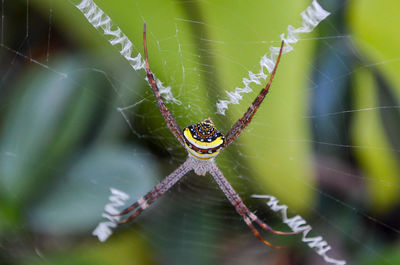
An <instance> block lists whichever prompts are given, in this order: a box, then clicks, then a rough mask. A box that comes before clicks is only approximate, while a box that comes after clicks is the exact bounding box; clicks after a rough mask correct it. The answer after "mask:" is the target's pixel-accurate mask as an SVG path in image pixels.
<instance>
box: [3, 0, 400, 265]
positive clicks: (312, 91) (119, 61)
mask: <svg viewBox="0 0 400 265" xmlns="http://www.w3.org/2000/svg"><path fill="white" fill-rule="evenodd" d="M79 2H80V1H75V2H68V1H65V2H62V3H59V2H56V1H52V0H48V1H33V0H25V1H7V0H2V1H1V2H0V4H1V25H0V28H1V35H0V56H1V57H0V58H1V60H0V62H1V64H0V67H1V75H0V78H1V90H0V93H1V95H0V100H1V101H0V103H1V104H0V110H1V112H0V129H1V132H0V135H1V136H0V137H1V138H0V172H1V173H0V176H1V180H0V183H1V184H0V191H1V192H0V194H1V195H0V196H1V197H0V199H1V203H0V205H1V217H0V219H1V221H0V228H1V230H0V231H1V232H2V233H1V238H2V239H1V243H0V245H1V248H2V254H1V255H0V261H1V262H0V263H2V264H3V263H4V264H78V263H82V262H83V263H84V264H87V263H93V264H97V263H98V264H108V263H109V264H116V263H117V264H132V263H134V264H265V263H268V264H282V263H283V264H327V263H326V262H325V261H324V260H323V258H321V257H320V256H319V255H317V254H316V253H315V252H314V251H313V249H311V248H309V247H307V243H304V242H302V238H301V236H300V235H299V236H289V237H282V236H274V235H270V234H268V233H262V234H263V236H264V238H266V239H267V240H268V241H269V242H272V243H274V244H276V245H282V246H286V247H287V248H286V249H284V250H275V249H270V248H267V247H265V246H264V245H263V244H261V243H260V242H259V241H258V240H257V239H256V238H255V237H254V235H253V234H252V233H251V231H250V230H249V229H248V227H247V226H246V225H245V224H244V222H243V221H242V220H241V218H240V216H239V215H238V214H237V213H236V212H235V211H234V208H233V207H232V206H231V205H230V204H229V202H228V201H227V199H226V198H225V196H224V195H223V193H222V192H221V191H220V189H219V188H218V187H217V185H216V183H215V182H214V181H213V180H212V178H211V177H210V176H206V177H199V176H196V175H194V174H193V173H190V174H188V175H187V176H185V177H184V178H183V180H182V181H181V182H180V183H178V184H177V185H176V186H174V187H173V188H172V189H171V190H170V191H169V192H167V193H166V194H165V195H164V196H163V197H162V198H161V199H159V200H158V201H157V202H156V203H155V204H154V205H152V206H151V207H149V209H147V210H146V211H145V212H144V213H143V214H142V215H141V216H140V217H138V218H137V219H136V220H135V221H134V222H133V223H132V224H130V225H127V226H124V227H121V228H117V229H116V230H115V231H114V234H113V235H111V237H110V238H109V239H108V241H106V242H105V243H99V242H98V241H97V239H96V238H95V237H93V236H92V235H91V232H92V230H93V229H94V228H95V227H96V225H97V223H98V222H99V221H101V213H102V210H103V207H104V205H106V204H107V200H108V197H109V195H110V191H109V188H110V187H114V188H117V189H118V190H122V191H124V192H125V193H127V194H129V196H130V199H129V200H127V201H126V203H127V204H128V203H131V202H133V201H134V200H136V199H137V198H139V197H140V196H142V195H144V193H146V192H147V191H148V190H149V189H150V188H151V187H152V186H153V185H155V184H156V183H157V182H158V181H160V180H161V179H162V178H163V177H165V176H166V175H168V174H169V173H170V172H172V171H173V170H174V169H175V168H177V167H178V166H179V165H180V164H181V163H183V161H184V160H185V158H186V152H185V151H184V150H182V148H181V147H180V145H179V143H178V142H177V141H176V140H175V139H174V137H173V136H172V134H171V133H170V132H169V131H168V129H167V127H166V126H165V122H164V121H163V120H162V117H161V115H160V113H159V110H158V108H157V104H156V101H155V98H154V96H153V94H152V92H151V90H150V88H149V87H148V85H147V83H146V81H145V80H144V71H143V70H138V71H134V70H133V69H132V67H131V66H130V65H129V63H128V62H127V61H126V60H125V59H124V57H123V56H121V55H119V54H118V53H119V51H120V50H119V47H115V46H112V45H110V44H109V42H108V38H107V37H105V36H104V35H103V33H102V31H101V30H100V29H98V30H96V29H94V28H93V27H92V26H91V25H90V24H89V23H88V22H87V20H86V19H85V17H84V16H83V15H82V14H81V13H80V12H79V10H78V9H77V8H76V7H75V5H76V4H78V3H79ZM95 2H96V4H97V5H98V6H99V7H100V8H101V9H102V10H103V11H104V12H105V13H106V14H107V15H108V16H109V17H110V18H111V19H112V22H113V26H118V27H119V28H120V29H121V31H122V32H123V33H124V34H125V35H126V36H127V37H128V38H129V40H130V41H131V42H132V45H133V46H132V53H133V56H135V55H136V54H137V53H141V52H142V31H143V23H144V22H146V23H147V28H148V46H149V57H150V58H149V60H150V66H151V68H152V70H153V71H154V73H155V74H156V76H157V77H158V78H159V79H160V80H162V81H163V87H164V90H163V91H164V94H163V95H164V97H167V99H169V100H168V102H169V103H168V107H169V108H170V110H171V112H172V113H173V115H174V116H175V118H176V119H177V121H178V123H179V124H180V126H181V127H184V126H186V125H189V124H192V123H195V122H198V121H200V120H201V119H204V118H206V117H211V118H212V119H213V121H214V122H215V124H216V125H217V127H218V128H219V129H220V130H221V131H222V132H227V131H228V130H229V128H230V126H231V125H232V124H233V123H234V122H235V121H236V120H237V119H238V118H240V117H241V115H242V114H243V113H244V111H245V110H246V109H247V107H248V106H249V105H250V103H251V102H252V100H253V99H254V97H255V96H256V95H257V91H259V89H261V87H262V85H263V84H265V82H264V81H262V80H261V81H260V84H256V83H252V84H251V85H250V87H251V88H252V89H253V90H254V91H255V92H250V93H247V94H242V97H243V98H242V99H241V100H240V101H238V104H233V105H229V107H228V109H227V111H226V113H225V115H220V114H217V112H218V109H217V103H218V102H220V101H221V100H225V99H226V98H227V94H226V92H232V91H234V90H235V88H236V87H240V86H241V85H242V80H243V78H246V77H248V75H249V74H248V73H249V71H251V72H253V73H256V72H258V70H259V67H260V64H259V63H260V59H261V57H262V56H263V55H264V54H269V48H270V47H271V46H279V43H280V36H281V34H282V33H287V26H288V25H293V27H295V28H298V27H300V26H301V20H302V18H301V16H300V13H301V12H303V11H304V10H305V9H306V8H307V7H308V6H309V5H310V4H311V3H310V2H309V1H287V0H285V1H279V2H274V1H252V2H250V3H249V2H247V3H246V4H244V3H242V2H239V1H237V2H233V3H232V2H229V4H227V3H223V2H218V3H214V2H212V1H159V2H157V4H156V5H154V3H151V2H150V3H148V2H149V1H147V2H144V1H143V2H142V1H128V2H127V1H123V3H122V2H120V1H114V2H111V1H110V2H109V1H95ZM264 2H265V3H264ZM320 2H321V5H322V6H323V7H324V8H325V9H327V10H329V12H331V14H332V15H331V16H330V17H329V18H328V19H327V20H325V21H323V22H321V25H319V26H318V28H317V29H316V30H314V31H313V32H312V33H310V34H303V35H300V36H299V41H298V43H296V45H294V47H293V48H294V50H293V51H292V52H290V53H288V54H285V55H284V56H283V57H282V62H281V65H280V66H279V69H278V73H277V76H276V79H275V80H274V82H273V85H272V88H271V93H270V94H269V95H268V96H267V99H266V100H265V102H264V103H263V104H262V106H261V108H260V111H259V112H258V113H257V114H256V116H255V118H254V120H253V121H252V123H251V124H250V126H249V127H248V128H247V129H246V131H245V132H243V134H242V135H241V136H240V137H239V139H238V141H236V142H235V143H233V144H232V146H230V147H229V148H228V149H227V150H225V151H224V152H223V153H221V155H219V156H218V158H217V159H216V161H217V164H218V165H219V167H220V168H221V170H222V172H223V173H224V175H225V176H226V177H227V179H228V180H229V181H230V183H231V184H232V186H233V187H234V188H235V190H236V191H237V192H238V193H239V194H240V196H241V197H242V198H243V199H244V201H245V203H246V205H247V206H248V207H249V208H250V209H251V210H253V211H255V212H256V214H257V215H258V216H259V217H260V218H261V219H262V220H264V221H266V222H267V223H268V224H269V225H271V226H272V227H273V228H275V229H280V230H284V231H289V230H290V227H288V226H287V225H285V224H284V223H283V221H282V218H281V215H280V213H279V212H276V211H274V210H273V209H271V208H270V206H268V205H267V204H266V203H267V202H268V199H260V198H255V197H251V195H253V194H261V195H271V196H274V197H276V198H277V199H278V200H279V203H280V204H281V205H287V206H288V207H289V208H288V217H293V216H296V215H301V216H302V217H303V218H304V220H306V222H307V224H308V225H311V226H312V228H313V229H312V231H311V232H310V234H309V236H321V237H322V238H323V239H324V240H326V242H327V243H328V244H329V246H330V247H331V250H329V252H327V253H328V254H329V256H330V257H332V258H337V259H339V260H346V261H347V262H348V264H398V259H396V255H395V254H392V253H393V248H394V247H392V246H395V245H396V244H397V245H398V243H399V234H400V228H399V226H398V223H399V216H398V214H396V209H398V194H399V183H398V181H399V179H398V177H397V176H398V168H397V167H398V166H397V164H398V154H399V150H400V147H399V142H398V139H397V135H398V134H396V133H397V132H398V126H399V125H398V121H399V119H398V114H399V112H398V110H399V108H400V105H399V104H398V100H397V98H398V97H397V94H396V93H397V92H396V90H395V89H396V87H395V86H394V85H393V83H396V82H394V81H393V80H395V81H396V80H397V79H396V76H395V74H394V73H393V70H391V69H394V68H396V67H394V66H398V64H399V61H400V60H399V58H400V56H398V55H397V56H396V54H390V56H388V55H387V54H386V55H385V56H380V54H379V51H376V50H374V49H373V48H371V47H369V46H368V48H369V49H361V48H360V46H359V43H358V41H359V40H358V38H359V36H360V35H359V34H360V33H358V32H357V31H355V28H354V27H353V28H351V29H352V30H353V31H350V26H349V25H346V23H349V24H350V22H351V21H352V19H355V18H353V17H356V15H352V16H351V14H352V13H351V12H354V7H353V6H349V5H348V4H347V3H336V4H334V3H330V2H328V1H326V2H324V1H320ZM358 8H362V6H361V7H358ZM377 13H378V11H377ZM346 16H348V17H347V18H346ZM377 16H378V15H377ZM395 16H396V14H393V13H391V12H388V13H387V14H386V15H385V17H386V20H387V21H388V22H387V23H391V21H392V20H393V21H394V20H395ZM349 21H350V22H349ZM393 23H394V22H393ZM371 31H372V32H375V31H373V30H371ZM379 37H381V36H376V38H379ZM371 46H372V45H371ZM381 48H382V47H381ZM366 52H369V53H368V54H372V55H373V56H369V57H368V56H366V54H365V53H366ZM374 84H375V86H376V87H379V89H378V88H375V90H374ZM360 87H362V89H360ZM168 97H169V98H168ZM376 119H378V120H380V121H381V122H376ZM378 125H379V126H378ZM362 129H364V130H365V131H362ZM360 130H361V132H360ZM371 154H373V155H371ZM371 159H372V160H371ZM373 161H375V162H376V163H378V165H376V164H375V163H374V162H373ZM380 169H384V170H383V171H379V170H380ZM377 171H378V172H377ZM397 212H398V211H397ZM15 249H18V250H19V251H15ZM117 256H118V257H119V258H116V257H117ZM397 258H398V257H397ZM368 262H369V263H368Z"/></svg>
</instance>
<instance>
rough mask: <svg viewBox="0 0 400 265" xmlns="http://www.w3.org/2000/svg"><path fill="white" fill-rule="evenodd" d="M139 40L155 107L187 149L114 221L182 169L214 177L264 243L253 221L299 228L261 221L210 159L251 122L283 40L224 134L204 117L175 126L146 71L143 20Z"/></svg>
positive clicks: (145, 203)
mask: <svg viewBox="0 0 400 265" xmlns="http://www.w3.org/2000/svg"><path fill="white" fill-rule="evenodd" d="M143 43H144V54H145V63H146V76H147V80H148V82H149V84H150V86H151V89H152V90H153V92H154V95H155V96H156V98H157V103H158V107H159V109H160V112H161V115H162V116H163V117H164V119H165V121H166V123H167V126H168V128H169V129H170V131H171V132H172V134H173V135H174V136H175V137H176V139H177V140H178V141H179V143H180V144H181V145H182V146H183V147H184V148H185V149H186V150H187V152H188V158H187V160H186V161H185V162H184V163H183V164H182V165H181V166H180V167H178V168H177V169H176V170H175V171H174V172H172V173H171V174H170V175H169V176H167V177H166V178H165V179H164V180H163V181H161V182H160V183H159V184H157V185H156V186H155V187H154V188H153V189H152V190H150V191H149V192H148V193H147V194H146V195H144V196H143V197H141V198H140V199H138V200H137V201H136V202H135V203H133V204H132V205H131V206H129V207H128V208H126V209H125V210H123V211H121V212H120V213H119V214H116V216H123V215H126V214H128V213H131V215H130V216H128V217H127V218H126V219H124V220H122V221H120V222H119V223H118V224H125V223H127V222H129V221H131V220H133V219H134V218H135V217H137V216H138V215H139V214H141V213H142V212H143V211H144V210H145V209H147V207H149V205H150V204H152V203H153V202H154V201H155V200H156V199H158V198H159V197H160V196H161V195H163V194H164V193H165V192H166V191H167V190H169V189H170V188H171V187H172V186H174V185H175V184H176V183H177V182H178V181H179V180H180V179H181V178H182V177H183V176H184V175H185V174H186V173H188V172H189V171H191V170H194V172H195V173H196V174H197V175H202V176H205V174H206V173H210V174H211V176H213V178H214V179H215V181H216V182H217V184H218V186H219V187H220V188H221V190H222V191H223V192H224V194H225V196H226V197H227V199H228V200H229V201H230V203H231V204H232V205H233V206H234V207H235V209H236V211H237V212H238V214H239V215H241V217H242V218H243V220H244V222H245V223H246V224H247V225H248V226H249V227H250V229H251V230H252V231H253V233H254V235H255V236H256V237H257V238H258V239H259V240H261V241H262V242H263V243H264V244H266V245H268V246H270V247H273V248H280V247H279V246H275V245H273V244H271V243H269V242H268V241H266V240H264V239H263V238H262V237H261V235H260V233H259V232H258V230H257V229H256V228H255V227H254V225H253V223H256V224H258V225H259V226H260V227H261V228H262V229H264V230H266V231H268V232H271V233H274V234H279V235H293V234H298V233H300V232H302V231H300V232H281V231H276V230H274V229H272V228H271V227H270V226H269V225H267V224H266V223H264V222H263V221H261V220H260V219H259V218H258V217H257V216H256V215H255V214H254V213H252V212H251V211H250V210H249V209H248V208H247V206H246V205H245V204H244V203H243V201H242V199H241V198H240V196H239V195H238V194H237V193H236V192H235V190H234V189H233V187H232V186H231V184H230V183H229V182H228V180H227V179H226V178H225V177H224V175H223V174H222V172H221V170H220V169H219V168H218V166H217V164H216V163H215V161H214V158H215V157H216V156H217V155H218V154H219V153H220V152H221V151H222V150H224V149H225V148H226V147H227V146H228V145H229V144H231V143H232V142H233V141H235V140H236V138H237V137H238V136H239V135H240V133H241V132H242V131H243V129H245V128H246V127H247V126H248V125H249V123H250V122H251V120H252V118H253V116H254V114H255V113H256V111H257V109H258V108H259V107H260V105H261V103H262V102H263V100H264V98H265V96H266V95H267V93H268V90H269V87H270V85H271V83H272V80H273V78H274V75H275V72H276V69H277V66H278V63H279V60H280V58H281V55H282V49H283V46H284V41H282V43H281V47H280V51H279V55H278V57H277V60H276V64H275V67H274V69H273V71H272V73H271V76H270V79H269V81H268V83H267V85H266V86H265V88H263V89H262V90H261V92H260V94H259V95H258V96H257V97H256V98H255V100H254V101H253V103H252V104H251V105H250V107H249V108H248V110H247V111H246V113H245V114H244V115H243V117H242V118H240V119H239V120H238V121H237V122H236V123H235V124H234V125H233V127H232V128H231V130H230V131H229V132H228V134H227V135H226V136H224V135H223V134H222V133H221V132H220V131H218V130H217V129H216V128H215V126H214V123H213V121H212V120H211V119H210V118H207V119H205V120H203V121H201V122H199V123H195V124H192V125H189V126H187V127H185V128H184V129H183V130H182V129H181V128H180V127H179V125H178V123H177V122H176V120H175V118H174V116H173V115H172V114H171V112H170V111H169V110H168V108H167V107H166V106H165V104H164V101H163V99H162V98H161V95H160V92H159V89H158V87H157V85H156V82H155V80H154V75H153V73H152V72H151V71H150V67H149V61H148V56H147V43H146V24H144V30H143Z"/></svg>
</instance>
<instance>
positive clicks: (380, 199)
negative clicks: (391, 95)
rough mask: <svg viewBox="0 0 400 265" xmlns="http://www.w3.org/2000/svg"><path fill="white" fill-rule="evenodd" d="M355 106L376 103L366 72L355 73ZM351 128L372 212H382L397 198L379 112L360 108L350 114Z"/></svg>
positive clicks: (395, 171)
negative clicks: (365, 178)
mask: <svg viewBox="0 0 400 265" xmlns="http://www.w3.org/2000/svg"><path fill="white" fill-rule="evenodd" d="M355 78H356V79H355V91H354V94H355V95H357V96H356V97H355V108H356V109H366V108H374V107H377V106H378V97H377V94H378V92H377V89H378V88H377V83H376V81H375V80H374V78H373V75H372V74H371V73H369V72H368V71H366V70H364V71H358V72H357V73H356V75H355ZM354 116H355V117H354V123H353V128H352V135H353V142H354V144H355V145H356V146H362V147H365V148H356V149H355V152H356V155H357V157H358V158H359V160H360V164H361V166H362V168H363V170H364V171H365V174H366V175H367V176H368V178H367V185H368V188H369V193H370V194H369V195H370V196H368V200H369V201H370V202H371V203H372V207H373V208H374V209H375V210H376V211H385V210H387V209H388V208H390V207H392V206H393V205H395V204H397V203H398V201H399V192H398V187H399V186H400V179H399V178H398V176H399V173H400V167H399V163H398V161H397V156H395V155H394V152H393V150H392V148H391V146H390V145H389V143H388V141H387V140H388V139H387V136H386V134H385V131H384V127H383V126H382V120H381V116H380V115H379V111H360V112H357V113H356V114H355V115H354Z"/></svg>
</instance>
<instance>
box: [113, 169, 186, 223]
mask: <svg viewBox="0 0 400 265" xmlns="http://www.w3.org/2000/svg"><path fill="white" fill-rule="evenodd" d="M191 169H192V167H191V166H190V162H188V161H186V162H185V163H183V164H182V165H181V166H180V167H178V168H177V169H176V170H175V171H174V172H172V173H171V174H170V175H168V176H167V177H166V178H165V179H164V180H163V181H161V182H160V183H159V184H157V185H156V186H155V187H154V188H153V189H152V190H151V191H149V192H148V193H147V194H146V195H145V196H143V197H141V198H140V199H139V200H137V201H136V202H135V203H133V204H132V205H131V206H129V207H128V208H126V209H125V210H123V211H121V212H120V213H119V214H117V215H116V216H122V215H125V214H127V213H130V212H132V211H134V212H133V213H132V214H131V215H130V216H129V217H128V218H126V219H124V220H122V221H121V222H119V223H118V224H125V223H127V222H129V221H131V220H132V219H134V218H135V217H137V216H138V215H139V214H141V213H142V212H143V211H144V210H146V208H147V207H149V206H150V204H152V203H153V202H154V201H155V200H157V199H158V198H159V197H160V196H161V195H163V194H164V193H165V192H166V191H167V190H169V189H170V188H171V187H172V186H174V185H175V184H176V183H177V182H178V181H179V180H180V179H181V178H182V177H183V176H184V175H185V174H186V173H187V172H189V171H190V170H191ZM138 207H139V208H138Z"/></svg>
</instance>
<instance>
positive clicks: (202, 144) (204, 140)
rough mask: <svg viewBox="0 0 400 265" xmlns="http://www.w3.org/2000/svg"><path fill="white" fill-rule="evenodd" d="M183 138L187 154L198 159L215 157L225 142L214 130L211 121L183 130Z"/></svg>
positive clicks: (220, 134)
mask: <svg viewBox="0 0 400 265" xmlns="http://www.w3.org/2000/svg"><path fill="white" fill-rule="evenodd" d="M183 136H184V140H185V146H186V149H187V150H188V152H189V154H190V155H192V156H194V157H195V158H198V159H211V158H213V157H215V156H217V155H218V153H219V152H220V151H221V149H222V147H223V144H224V142H225V137H224V136H223V135H222V133H220V132H219V131H218V130H217V129H216V128H215V126H214V124H213V122H212V121H211V119H206V120H204V121H202V122H200V123H195V124H192V125H189V126H188V127H186V128H185V129H183Z"/></svg>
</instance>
